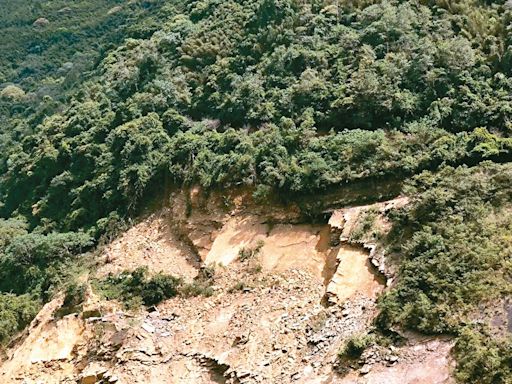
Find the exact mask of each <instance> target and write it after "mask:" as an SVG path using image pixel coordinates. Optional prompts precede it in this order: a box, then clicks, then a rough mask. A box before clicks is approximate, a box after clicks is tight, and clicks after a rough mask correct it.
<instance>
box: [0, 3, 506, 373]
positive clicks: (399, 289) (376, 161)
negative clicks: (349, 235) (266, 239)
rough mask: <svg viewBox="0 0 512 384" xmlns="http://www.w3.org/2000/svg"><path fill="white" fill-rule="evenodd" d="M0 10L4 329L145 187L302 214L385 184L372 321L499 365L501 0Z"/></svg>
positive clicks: (79, 260) (28, 315)
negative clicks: (242, 198)
mask: <svg viewBox="0 0 512 384" xmlns="http://www.w3.org/2000/svg"><path fill="white" fill-rule="evenodd" d="M0 16H1V18H0V35H1V36H2V42H1V43H0V217H1V218H0V291H1V292H2V293H1V295H0V339H1V340H2V341H3V342H4V343H8V342H9V340H11V338H12V337H13V336H14V335H16V334H17V333H18V332H19V331H21V330H23V329H24V328H25V326H26V325H27V324H29V322H30V321H31V320H32V319H33V317H34V316H35V314H36V313H37V312H38V310H39V309H40V307H41V305H42V304H44V303H45V302H48V301H49V300H50V299H51V298H52V297H53V295H55V294H56V293H57V292H59V291H62V290H67V292H68V293H69V294H70V295H73V294H76V295H78V296H80V295H79V294H78V293H77V292H78V291H80V289H81V288H80V287H79V286H77V283H76V280H77V276H79V275H80V274H81V273H83V271H84V270H87V269H89V268H92V267H91V265H92V264H94V261H93V260H94V255H95V249H96V247H97V246H98V244H102V243H105V242H107V241H108V240H110V239H111V238H112V236H114V235H115V234H117V233H119V231H120V230H121V229H122V228H124V226H125V225H126V223H128V222H130V220H131V219H134V218H136V217H137V216H138V215H139V214H140V213H141V212H142V210H144V209H145V208H147V207H148V205H149V204H150V203H151V201H153V200H154V198H155V196H162V195H165V194H169V192H170V191H172V190H176V189H187V188H190V187H192V186H200V187H201V188H202V190H204V191H207V192H208V191H210V192H212V193H213V192H215V191H226V190H230V189H240V188H245V189H246V190H249V191H250V192H251V194H252V198H253V199H254V201H255V202H256V203H257V204H259V205H261V206H265V205H266V204H269V203H270V202H272V203H273V204H274V203H276V204H284V205H286V204H292V203H296V202H300V201H305V199H308V201H309V202H310V203H308V206H307V207H305V208H304V217H307V218H308V220H321V216H322V214H323V213H324V211H325V209H326V208H325V207H326V206H327V205H329V202H327V203H326V202H325V199H324V200H322V201H320V199H319V201H318V202H317V204H315V203H314V202H313V203H311V201H314V198H315V196H321V195H325V196H328V193H331V192H333V191H336V190H339V189H343V188H351V186H359V185H371V186H373V187H371V188H361V189H360V191H359V192H358V194H356V195H357V196H356V197H355V198H354V199H353V200H352V201H348V200H347V201H346V203H347V204H354V203H355V202H356V201H363V200H366V199H367V196H365V194H368V195H371V196H373V195H375V194H377V193H378V190H379V185H381V184H386V183H387V184H389V183H391V184H394V185H395V186H396V189H397V190H401V194H402V195H404V196H407V197H408V198H409V199H410V202H409V204H407V205H406V206H404V207H402V208H400V209H398V210H397V211H396V212H393V213H392V214H391V215H390V217H389V220H390V222H391V224H392V229H391V231H390V232H389V233H388V234H386V235H385V236H384V235H382V236H380V237H379V238H378V239H377V240H378V241H379V242H380V243H381V244H382V246H383V247H385V249H386V253H387V254H388V255H390V260H392V262H393V263H394V265H395V266H396V269H397V276H396V278H395V279H394V281H393V283H392V284H391V286H390V287H389V289H388V290H387V291H386V292H385V293H384V294H383V295H382V296H381V297H380V299H379V314H378V316H377V317H376V319H375V321H374V325H373V328H372V329H373V330H372V332H373V333H378V334H379V335H381V336H382V338H385V339H386V340H387V342H389V340H391V339H392V340H394V339H393V337H395V336H396V334H397V332H399V333H400V332H401V331H402V330H409V331H417V332H420V333H423V334H427V335H433V334H440V335H449V336H450V337H453V338H454V340H455V347H454V348H453V355H454V356H455V359H456V368H455V372H454V376H455V377H456V379H457V380H459V381H460V382H467V383H511V382H512V340H511V329H512V319H510V317H511V316H512V308H510V306H509V307H507V305H508V304H506V305H505V307H506V308H508V311H509V314H508V316H509V320H508V322H509V323H508V324H509V325H508V330H505V331H503V330H497V328H496V327H495V326H493V324H494V322H493V319H492V318H490V317H489V316H488V314H489V313H490V312H492V311H493V309H494V308H498V307H499V306H503V305H504V304H503V303H509V302H511V301H512V297H511V295H512V238H511V236H510V231H511V229H512V214H511V212H512V211H511V208H512V165H511V164H510V163H509V162H510V161H512V137H511V132H512V46H511V43H512V4H511V3H510V2H506V1H484V0H461V1H448V0H416V1H413V0H411V1H405V0H404V1H398V0H396V1H393V0H389V1H387V0H385V1H378V0H374V1H371V0H369V1H364V0H360V1H358V0H353V1H352V0H338V1H321V0H313V1H299V0H243V1H234V0H181V1H178V0H167V1H164V0H145V1H144V0H133V1H121V0H79V1H66V0H57V1H48V2H43V1H39V0H23V1H21V0H2V4H1V5H0ZM326 194H327V195H326ZM371 196H370V197H369V200H372V198H373V197H371ZM166 198H168V197H166ZM370 219H371V217H370V218H368V221H371V220H370ZM370 224H371V223H370ZM370 224H369V225H368V226H367V227H366V229H365V228H363V230H366V231H368V230H370V228H371V225H370ZM125 277H126V276H125ZM139 278H140V279H139V280H141V279H142V280H144V279H143V278H142V277H140V276H139ZM167 278H169V277H167ZM119 279H121V280H116V281H117V283H116V284H118V283H119V281H121V283H119V284H124V283H123V282H122V281H123V279H124V277H122V276H121V277H119ZM159 279H160V280H159ZM162 281H163V282H162ZM139 282H140V281H139ZM131 283H134V282H133V281H132V282H131ZM131 283H130V284H131ZM126 284H128V283H126ZM145 284H147V286H145V287H146V288H147V289H152V288H151V287H153V288H154V287H155V286H158V287H159V289H161V290H163V291H165V292H166V293H165V292H164V293H165V294H163V296H166V295H167V294H169V295H174V294H176V290H175V286H176V285H179V283H178V282H177V281H174V280H172V281H170V280H166V277H165V276H159V277H158V278H157V279H156V280H155V281H153V280H151V281H150V282H146V283H145ZM114 285H115V284H114ZM128 285H129V284H128ZM148 287H149V288H148ZM116 289H118V290H119V289H121V288H119V287H117V288H116ZM135 291H136V290H134V289H132V290H129V293H130V294H134V293H133V292H135ZM169 292H170V293H169ZM118 293H119V292H118ZM118 296H119V294H118ZM160 296H161V295H160ZM160 296H159V298H160V299H162V297H160ZM150 301H153V300H150ZM157 301H158V300H157ZM505 328H506V327H505ZM399 330H400V331H399ZM390 335H395V336H390ZM381 336H379V337H378V338H377V339H378V340H380V339H381ZM370 339H371V340H373V341H375V338H370ZM368 340H369V338H368V337H367V338H366V339H364V340H359V344H365V345H366V344H368V343H369V341H368ZM356 344H357V343H356ZM359 347H361V346H360V345H359ZM359 347H358V348H359ZM361 348H363V349H364V347H361ZM356 349H357V348H356ZM342 355H343V353H342Z"/></svg>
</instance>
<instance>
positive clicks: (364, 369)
mask: <svg viewBox="0 0 512 384" xmlns="http://www.w3.org/2000/svg"><path fill="white" fill-rule="evenodd" d="M371 369H372V366H371V365H369V364H365V365H363V367H362V368H361V369H360V370H359V372H360V373H361V375H367V374H368V373H370V371H371Z"/></svg>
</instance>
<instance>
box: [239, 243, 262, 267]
mask: <svg viewBox="0 0 512 384" xmlns="http://www.w3.org/2000/svg"><path fill="white" fill-rule="evenodd" d="M264 245H265V243H264V242H263V240H258V242H257V243H256V246H255V247H254V248H245V247H242V248H240V250H239V251H238V257H239V258H240V261H241V262H244V261H247V260H249V259H252V258H253V257H255V256H256V255H258V254H259V253H260V251H261V248H263V246H264Z"/></svg>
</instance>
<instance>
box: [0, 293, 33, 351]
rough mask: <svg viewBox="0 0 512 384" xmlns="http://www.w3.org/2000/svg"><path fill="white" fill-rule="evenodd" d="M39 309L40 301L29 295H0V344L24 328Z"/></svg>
mask: <svg viewBox="0 0 512 384" xmlns="http://www.w3.org/2000/svg"><path fill="white" fill-rule="evenodd" d="M40 308H41V303H40V301H39V300H37V299H35V298H34V297H32V296H30V295H19V296H16V295H14V294H11V293H0V343H5V342H7V341H9V339H10V338H11V337H12V336H14V335H15V334H16V333H17V332H18V331H21V330H22V329H23V328H25V327H26V326H27V325H28V324H29V323H30V322H31V321H32V319H33V318H34V316H35V315H36V314H37V312H38V311H39V309H40Z"/></svg>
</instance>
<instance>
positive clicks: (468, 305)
mask: <svg viewBox="0 0 512 384" xmlns="http://www.w3.org/2000/svg"><path fill="white" fill-rule="evenodd" d="M511 181H512V167H510V166H509V165H495V164H491V163H485V164H482V165H481V166H479V167H475V168H466V167H459V168H456V169H454V168H449V167H447V168H444V169H443V170H442V171H441V172H439V173H437V174H432V173H430V172H425V173H423V174H421V175H419V176H417V177H415V178H414V179H413V180H412V181H411V183H409V185H408V187H407V189H406V190H407V193H408V194H410V196H412V197H413V200H412V203H411V204H410V205H408V206H407V207H406V208H404V209H403V211H402V212H401V214H400V215H398V217H397V218H396V219H395V227H394V230H393V232H392V235H393V238H392V239H391V240H390V241H391V244H392V246H395V249H394V251H395V252H397V253H398V254H399V255H400V257H401V258H402V260H401V267H400V273H399V274H400V279H399V281H398V282H397V284H396V286H395V288H394V289H393V290H392V291H391V292H390V293H389V294H387V295H386V296H385V297H384V298H383V300H382V301H381V309H382V313H381V315H380V322H381V324H385V325H386V326H387V327H389V326H390V325H392V324H396V323H399V324H401V325H404V326H406V327H409V328H412V329H416V330H419V331H422V332H426V333H445V332H457V330H458V329H459V327H460V326H461V325H462V324H464V322H465V321H467V320H466V319H467V316H469V315H470V313H472V311H473V310H475V309H476V307H477V306H478V304H479V303H482V302H484V301H488V300H493V299H495V298H499V297H500V296H501V295H504V294H506V293H507V292H511V291H512V286H511V284H510V279H509V276H510V273H511V272H512V270H511V264H510V260H509V259H508V257H506V256H505V257H504V255H509V254H510V252H511V251H512V243H511V242H510V236H509V232H510V228H512V216H510V215H508V214H507V212H508V211H507V210H508V209H509V208H510V207H511V206H512V201H511V199H510V196H512V195H511V194H510V185H511Z"/></svg>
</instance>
